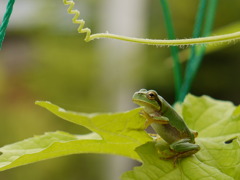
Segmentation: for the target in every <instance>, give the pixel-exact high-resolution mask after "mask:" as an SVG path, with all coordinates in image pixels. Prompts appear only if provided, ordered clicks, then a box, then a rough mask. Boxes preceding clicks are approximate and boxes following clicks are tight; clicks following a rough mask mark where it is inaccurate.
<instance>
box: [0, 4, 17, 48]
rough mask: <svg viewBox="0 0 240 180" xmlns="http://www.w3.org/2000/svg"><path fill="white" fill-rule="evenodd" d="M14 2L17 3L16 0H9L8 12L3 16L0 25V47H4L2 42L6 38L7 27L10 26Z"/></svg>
mask: <svg viewBox="0 0 240 180" xmlns="http://www.w3.org/2000/svg"><path fill="white" fill-rule="evenodd" d="M14 3H15V0H9V1H8V4H7V7H6V12H5V14H4V16H3V20H2V24H1V26H0V49H2V43H3V40H4V37H5V34H6V29H7V26H8V22H9V18H10V16H11V14H12V10H13V5H14Z"/></svg>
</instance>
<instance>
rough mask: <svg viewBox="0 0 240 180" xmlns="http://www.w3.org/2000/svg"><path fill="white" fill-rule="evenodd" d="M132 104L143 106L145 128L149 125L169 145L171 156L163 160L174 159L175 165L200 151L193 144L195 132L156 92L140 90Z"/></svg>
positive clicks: (197, 146) (134, 96)
mask: <svg viewBox="0 0 240 180" xmlns="http://www.w3.org/2000/svg"><path fill="white" fill-rule="evenodd" d="M133 102H134V103H136V104H138V105H140V106H143V111H142V112H141V115H142V116H143V117H144V118H145V119H146V128H147V127H148V126H149V125H151V126H152V128H153V129H154V131H155V132H156V133H157V134H158V135H159V136H160V137H161V138H162V139H163V140H165V141H166V142H167V143H168V144H169V149H170V151H171V153H172V154H171V155H170V156H168V157H165V158H163V159H174V164H175V163H176V161H177V159H178V158H182V157H186V156H190V155H192V154H194V153H196V152H197V151H199V150H200V146H199V145H197V144H195V137H197V132H196V131H192V130H190V129H189V128H188V126H187V125H186V123H185V122H184V120H183V118H182V117H181V116H180V115H179V114H178V113H177V112H176V111H175V110H174V109H173V107H172V106H171V105H170V104H169V103H168V102H167V101H166V100H165V99H163V98H162V97H161V96H159V95H158V94H157V92H156V91H154V90H149V91H148V90H146V89H141V90H140V91H138V92H136V93H134V95H133Z"/></svg>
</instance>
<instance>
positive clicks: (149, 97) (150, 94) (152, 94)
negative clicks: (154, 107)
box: [147, 91, 156, 100]
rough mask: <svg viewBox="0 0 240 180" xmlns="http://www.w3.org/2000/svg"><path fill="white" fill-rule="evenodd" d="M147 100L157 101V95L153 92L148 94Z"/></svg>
mask: <svg viewBox="0 0 240 180" xmlns="http://www.w3.org/2000/svg"><path fill="white" fill-rule="evenodd" d="M147 98H148V99H150V100H154V99H156V93H155V92H153V91H150V92H148V93H147Z"/></svg>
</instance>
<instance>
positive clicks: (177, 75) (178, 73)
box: [160, 0, 182, 99]
mask: <svg viewBox="0 0 240 180" xmlns="http://www.w3.org/2000/svg"><path fill="white" fill-rule="evenodd" d="M160 3H161V6H162V10H163V15H164V19H165V24H166V28H167V33H168V38H169V39H176V37H175V34H174V28H173V24H172V18H171V14H170V12H169V7H168V3H167V1H166V0H160ZM170 49H171V54H172V57H173V64H174V67H173V69H174V83H175V98H176V99H178V98H179V93H180V89H181V85H182V68H181V64H180V59H179V55H178V54H179V51H178V47H175V46H171V47H170Z"/></svg>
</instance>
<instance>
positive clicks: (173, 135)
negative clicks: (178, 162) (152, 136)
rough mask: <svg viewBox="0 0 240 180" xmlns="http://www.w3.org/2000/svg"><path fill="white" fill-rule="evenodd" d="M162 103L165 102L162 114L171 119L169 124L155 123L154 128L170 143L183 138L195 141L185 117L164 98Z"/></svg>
mask: <svg viewBox="0 0 240 180" xmlns="http://www.w3.org/2000/svg"><path fill="white" fill-rule="evenodd" d="M161 98H162V97H161ZM162 103H164V104H162V109H161V112H160V114H161V115H162V116H165V117H167V118H168V119H169V124H159V123H153V124H152V127H153V129H154V130H155V131H156V132H157V133H158V134H159V135H160V136H161V137H162V138H163V139H164V140H165V141H167V142H168V143H173V142H176V141H178V140H180V139H183V138H189V139H191V140H192V141H194V135H193V134H192V133H191V131H190V129H189V128H188V127H187V125H186V123H185V122H184V120H183V118H182V117H181V116H180V115H179V114H178V113H177V112H176V111H175V110H174V109H173V108H172V106H171V105H170V104H168V103H167V101H165V100H164V99H163V98H162Z"/></svg>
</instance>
